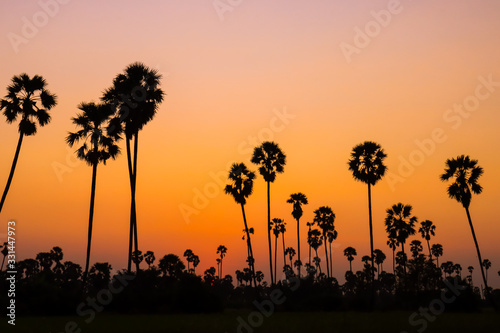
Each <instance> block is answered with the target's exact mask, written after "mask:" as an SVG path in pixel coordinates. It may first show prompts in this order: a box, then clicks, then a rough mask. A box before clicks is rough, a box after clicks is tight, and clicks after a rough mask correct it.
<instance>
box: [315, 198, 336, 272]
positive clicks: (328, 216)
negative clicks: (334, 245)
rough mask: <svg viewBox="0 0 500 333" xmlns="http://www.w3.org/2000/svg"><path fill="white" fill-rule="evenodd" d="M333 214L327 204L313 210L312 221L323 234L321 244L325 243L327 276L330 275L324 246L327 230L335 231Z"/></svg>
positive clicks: (326, 254)
mask: <svg viewBox="0 0 500 333" xmlns="http://www.w3.org/2000/svg"><path fill="white" fill-rule="evenodd" d="M334 222H335V214H334V213H333V211H332V209H331V208H330V207H328V206H321V207H319V208H318V209H316V210H315V211H314V223H316V224H317V225H318V227H319V228H320V229H321V231H322V236H323V244H324V245H325V256H326V272H327V276H328V277H330V265H329V262H328V261H329V260H328V249H327V246H326V241H327V237H328V236H327V235H328V233H329V232H333V231H335V225H334Z"/></svg>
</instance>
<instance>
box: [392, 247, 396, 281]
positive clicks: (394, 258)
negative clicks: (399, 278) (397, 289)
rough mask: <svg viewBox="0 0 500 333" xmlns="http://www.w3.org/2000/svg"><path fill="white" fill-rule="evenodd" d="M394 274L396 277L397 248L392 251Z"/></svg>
mask: <svg viewBox="0 0 500 333" xmlns="http://www.w3.org/2000/svg"><path fill="white" fill-rule="evenodd" d="M392 274H394V275H396V248H395V247H394V248H393V249H392Z"/></svg>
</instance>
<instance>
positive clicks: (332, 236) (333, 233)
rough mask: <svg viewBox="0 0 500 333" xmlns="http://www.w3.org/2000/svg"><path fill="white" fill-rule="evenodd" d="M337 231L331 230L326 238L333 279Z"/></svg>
mask: <svg viewBox="0 0 500 333" xmlns="http://www.w3.org/2000/svg"><path fill="white" fill-rule="evenodd" d="M337 236H338V233H337V230H329V231H328V233H327V235H326V238H327V239H328V251H329V252H330V253H329V254H330V276H331V277H333V260H332V243H333V241H334V240H335V239H337Z"/></svg>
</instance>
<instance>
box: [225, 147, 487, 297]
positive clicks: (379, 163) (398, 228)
mask: <svg viewBox="0 0 500 333" xmlns="http://www.w3.org/2000/svg"><path fill="white" fill-rule="evenodd" d="M386 157H387V155H386V153H385V152H384V150H383V149H382V147H381V146H380V145H379V144H377V143H375V142H372V141H366V142H363V143H361V144H358V145H356V146H355V147H354V148H353V150H352V152H351V157H350V159H349V161H348V168H349V170H350V171H351V172H352V175H353V178H354V179H355V180H357V181H360V182H363V183H365V184H367V186H368V213H369V215H368V222H369V224H368V225H369V234H370V255H369V256H366V258H365V259H366V260H367V261H370V262H371V265H370V267H371V273H370V276H369V278H370V279H371V280H372V281H373V279H374V273H375V267H376V266H375V264H377V266H380V265H381V264H382V262H383V260H385V254H384V253H383V252H382V251H381V250H378V249H377V250H374V244H373V219H372V205H371V191H372V187H373V186H374V185H375V184H376V183H377V182H378V181H379V180H380V179H382V177H383V176H384V175H385V172H386V171H387V167H386V166H385V164H384V159H385V158H386ZM251 162H252V163H255V164H257V165H258V167H259V173H260V174H261V175H262V176H263V178H264V181H265V182H266V183H267V202H268V204H267V216H268V220H267V231H268V244H269V265H270V270H269V272H270V278H271V283H272V284H275V283H276V275H277V271H276V261H277V243H278V237H279V236H280V235H281V236H282V240H283V251H284V253H283V260H284V271H285V272H286V273H288V274H289V273H293V269H291V267H293V266H295V267H297V275H299V276H300V269H301V266H302V262H301V261H300V232H299V222H300V218H301V216H302V214H303V210H302V205H305V204H307V203H308V202H307V197H306V196H305V195H304V194H302V193H295V194H292V195H291V196H290V199H288V200H287V202H288V203H292V204H293V211H292V216H293V217H294V218H295V219H296V221H297V239H298V244H297V249H298V258H299V259H298V260H297V261H296V262H295V263H292V258H293V255H294V254H295V250H293V249H287V248H286V247H285V236H284V234H285V231H286V227H285V226H286V223H285V222H284V221H283V219H279V218H274V219H271V200H270V197H271V196H270V183H272V182H274V181H275V180H276V174H277V173H282V172H283V171H284V166H285V164H286V156H285V154H284V153H283V152H282V151H281V149H280V148H279V146H278V144H276V143H274V142H264V143H262V145H260V146H258V147H256V148H255V149H254V154H253V156H252V159H251ZM482 173H483V169H482V168H481V167H479V166H478V165H477V161H476V160H472V159H470V157H468V156H464V155H461V156H458V157H457V158H453V159H448V160H447V161H446V168H445V172H444V173H443V174H442V175H441V180H442V181H448V180H450V179H452V180H453V181H452V183H451V184H450V185H449V187H448V195H449V196H450V198H452V199H455V200H457V201H458V202H460V203H461V204H462V205H463V207H464V208H465V210H466V213H467V218H468V220H469V226H470V229H471V232H472V236H473V239H474V244H475V247H476V250H477V254H478V258H479V263H480V267H481V273H482V276H483V282H484V285H485V290H488V285H487V281H486V276H485V274H484V265H483V261H482V259H481V253H480V250H479V245H478V242H477V238H476V235H475V232H474V227H473V224H472V220H471V217H470V213H469V205H470V201H471V196H472V193H474V194H480V193H481V191H482V187H481V186H480V185H479V183H478V179H479V177H480V176H481V175H482ZM255 178H256V176H255V173H254V172H252V171H250V170H249V169H248V168H247V166H246V165H245V164H244V163H235V164H233V165H232V167H231V169H230V171H229V177H228V179H229V184H228V185H227V186H226V188H225V192H226V193H227V194H230V195H231V196H232V197H233V198H234V200H235V201H236V203H238V204H240V205H241V209H242V213H243V221H244V228H245V229H244V231H245V233H246V237H244V238H246V240H247V250H248V251H247V252H248V253H247V254H248V258H247V262H248V265H249V272H251V274H253V275H254V276H255V259H254V257H253V250H252V242H251V238H250V237H251V236H250V235H251V234H253V230H254V229H253V228H249V227H248V222H247V219H246V216H245V204H246V201H247V199H248V197H249V196H250V195H251V194H252V191H253V182H254V179H255ZM412 209H413V208H412V206H411V205H404V204H402V203H397V204H395V205H393V206H392V207H390V208H388V209H387V216H386V218H385V226H386V231H387V233H388V241H387V245H388V246H389V247H390V248H391V249H392V250H393V266H394V262H395V259H396V258H395V252H396V249H397V247H398V246H401V251H400V252H398V255H399V256H400V257H401V258H399V259H400V260H401V262H402V266H403V270H404V272H406V252H405V244H406V241H407V239H408V238H409V237H410V236H412V235H414V234H415V233H416V232H417V230H416V229H415V225H416V223H417V222H418V221H417V218H416V217H415V216H413V215H412ZM334 222H335V214H334V212H333V210H332V209H331V208H330V207H328V206H322V207H320V208H318V209H317V210H315V211H314V220H313V222H308V223H307V225H308V227H309V230H308V237H307V239H308V244H309V263H308V264H306V268H307V271H308V272H311V271H312V270H315V268H314V267H313V266H312V265H311V249H314V251H315V253H316V256H315V258H314V264H315V266H316V268H318V269H319V270H320V273H321V266H320V261H321V259H320V258H319V256H318V252H317V251H318V248H319V247H320V246H321V245H324V250H325V258H326V274H325V275H326V276H327V277H328V278H330V277H333V274H332V267H333V262H332V251H331V244H332V242H333V240H335V239H336V238H337V231H336V228H335V223H334ZM314 226H317V228H314ZM435 229H436V227H435V225H434V224H433V222H432V221H429V220H424V221H422V222H421V224H420V228H419V229H418V232H419V233H420V234H421V236H422V238H423V239H424V240H425V242H426V244H427V248H428V251H429V259H430V261H431V262H432V256H433V255H434V256H435V257H436V259H437V258H438V257H439V256H440V255H442V246H441V245H439V244H435V245H433V246H432V248H431V246H430V239H431V237H432V236H434V235H435ZM271 231H272V232H273V234H274V236H275V246H274V251H275V255H274V267H273V256H272V246H271ZM327 242H328V243H329V246H327ZM410 245H411V251H412V253H417V252H418V251H419V250H421V249H422V243H421V241H419V240H414V241H412V243H411V244H410ZM329 249H330V250H329ZM292 250H293V251H292ZM287 251H288V252H287ZM287 253H288V254H291V253H293V255H290V265H287V262H286V255H287ZM344 253H345V255H346V256H347V258H348V260H349V262H350V264H351V262H352V260H353V259H354V256H355V255H356V250H355V249H353V248H352V247H349V248H347V249H346V250H345V252H344ZM377 259H378V260H377ZM273 268H274V269H273ZM351 271H352V265H351ZM254 280H255V279H254ZM254 284H255V282H254ZM255 285H256V284H255Z"/></svg>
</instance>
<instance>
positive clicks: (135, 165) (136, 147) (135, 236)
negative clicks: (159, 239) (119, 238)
mask: <svg viewBox="0 0 500 333" xmlns="http://www.w3.org/2000/svg"><path fill="white" fill-rule="evenodd" d="M138 141H139V132H136V133H135V140H134V177H133V181H134V186H133V187H132V212H133V215H132V216H133V218H132V221H133V224H134V243H135V244H134V250H135V251H139V245H138V240H137V211H136V208H135V203H136V201H135V190H136V188H137V153H138ZM135 269H136V272H139V261H137V262H136V263H135Z"/></svg>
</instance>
